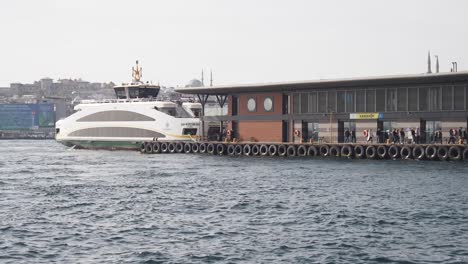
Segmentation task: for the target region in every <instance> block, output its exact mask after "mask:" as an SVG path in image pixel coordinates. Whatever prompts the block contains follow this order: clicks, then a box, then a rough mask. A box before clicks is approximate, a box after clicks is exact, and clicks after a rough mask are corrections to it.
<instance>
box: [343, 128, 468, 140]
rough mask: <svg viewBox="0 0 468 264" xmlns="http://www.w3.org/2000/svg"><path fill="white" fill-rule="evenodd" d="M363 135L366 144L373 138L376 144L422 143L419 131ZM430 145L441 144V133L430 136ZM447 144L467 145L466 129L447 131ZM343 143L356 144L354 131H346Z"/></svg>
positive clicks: (397, 130) (417, 129)
mask: <svg viewBox="0 0 468 264" xmlns="http://www.w3.org/2000/svg"><path fill="white" fill-rule="evenodd" d="M363 135H364V137H365V139H366V142H367V143H374V136H375V140H376V142H377V143H387V144H390V143H393V144H421V143H426V142H422V140H421V139H422V137H421V129H420V128H419V127H417V128H407V129H403V128H400V129H397V128H395V129H393V130H381V129H380V128H378V129H377V131H376V133H375V135H374V132H373V131H372V129H370V130H364V131H363ZM428 136H429V137H430V138H429V139H430V143H440V144H442V143H443V140H444V138H443V136H442V131H441V130H437V131H435V132H433V133H431V134H430V135H428ZM445 140H446V142H445V143H447V144H465V142H466V144H468V132H467V129H466V128H461V127H460V128H458V129H457V128H452V129H450V130H449V137H448V138H446V139H445ZM344 142H345V143H349V142H351V143H356V130H355V129H352V130H351V131H350V130H349V129H346V131H345V133H344Z"/></svg>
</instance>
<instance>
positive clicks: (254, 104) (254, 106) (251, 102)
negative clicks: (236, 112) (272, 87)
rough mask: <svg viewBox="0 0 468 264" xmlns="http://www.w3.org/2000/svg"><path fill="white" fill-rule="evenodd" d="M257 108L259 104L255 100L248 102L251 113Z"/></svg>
mask: <svg viewBox="0 0 468 264" xmlns="http://www.w3.org/2000/svg"><path fill="white" fill-rule="evenodd" d="M256 107H257V103H256V102H255V98H250V99H249V100H248V101H247V109H248V110H249V111H250V112H253V111H255V108H256Z"/></svg>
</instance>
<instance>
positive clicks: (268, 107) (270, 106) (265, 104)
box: [263, 97, 273, 112]
mask: <svg viewBox="0 0 468 264" xmlns="http://www.w3.org/2000/svg"><path fill="white" fill-rule="evenodd" d="M263 109H265V111H267V112H269V111H271V110H273V100H271V98H270V97H267V98H265V99H264V100H263Z"/></svg>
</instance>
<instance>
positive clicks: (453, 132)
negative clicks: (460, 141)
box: [447, 128, 457, 144]
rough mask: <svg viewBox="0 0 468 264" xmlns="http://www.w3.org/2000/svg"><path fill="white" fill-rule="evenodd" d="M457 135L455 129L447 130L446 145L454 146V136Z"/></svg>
mask: <svg viewBox="0 0 468 264" xmlns="http://www.w3.org/2000/svg"><path fill="white" fill-rule="evenodd" d="M456 134H457V130H456V129H455V128H452V129H450V130H449V141H448V142H447V144H455V136H456Z"/></svg>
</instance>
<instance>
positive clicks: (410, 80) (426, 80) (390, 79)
mask: <svg viewBox="0 0 468 264" xmlns="http://www.w3.org/2000/svg"><path fill="white" fill-rule="evenodd" d="M463 81H468V71H463V72H449V73H431V74H426V73H425V74H412V75H387V76H376V77H359V78H347V79H321V80H315V81H296V82H273V83H256V84H239V85H220V86H212V87H185V88H177V89H175V91H176V92H179V93H185V94H209V95H225V94H234V93H246V92H251V93H257V92H286V91H287V92H294V91H300V90H309V89H323V88H353V87H354V88H365V87H382V86H400V85H418V84H421V85H423V84H438V83H457V82H463Z"/></svg>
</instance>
